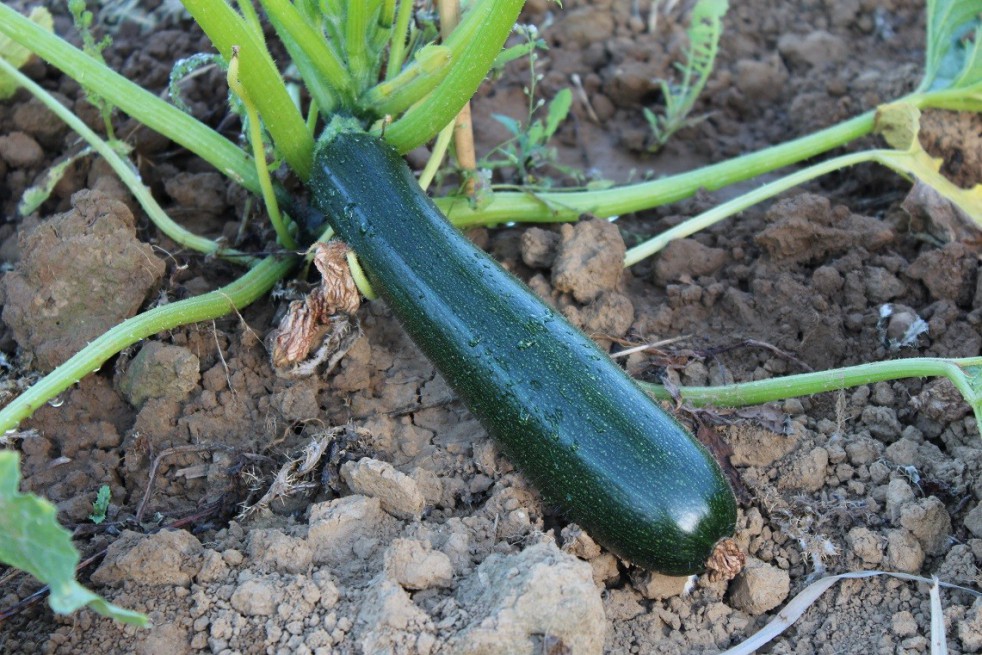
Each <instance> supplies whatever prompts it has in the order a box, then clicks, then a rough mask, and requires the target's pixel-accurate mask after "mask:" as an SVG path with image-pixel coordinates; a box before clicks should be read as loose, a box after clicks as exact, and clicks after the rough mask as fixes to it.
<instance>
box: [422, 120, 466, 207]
mask: <svg viewBox="0 0 982 655" xmlns="http://www.w3.org/2000/svg"><path fill="white" fill-rule="evenodd" d="M456 124H457V122H456V121H454V122H452V123H450V124H449V125H447V126H446V127H445V128H443V129H442V130H440V133H439V134H438V135H437V136H436V143H435V144H434V145H433V152H431V153H430V158H429V159H428V160H426V166H425V167H423V172H422V173H420V174H419V186H420V188H421V189H423V191H426V190H427V189H428V188H430V183H432V182H433V178H434V176H436V173H437V171H438V170H440V165H441V164H442V163H443V158H444V157H445V156H446V154H447V148H449V147H450V141H451V140H452V139H453V134H454V128H455V127H456Z"/></svg>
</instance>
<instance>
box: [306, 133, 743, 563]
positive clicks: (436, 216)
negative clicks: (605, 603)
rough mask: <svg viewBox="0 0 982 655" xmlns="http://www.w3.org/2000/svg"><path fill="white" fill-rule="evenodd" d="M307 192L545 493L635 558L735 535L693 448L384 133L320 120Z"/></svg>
mask: <svg viewBox="0 0 982 655" xmlns="http://www.w3.org/2000/svg"><path fill="white" fill-rule="evenodd" d="M311 190H312V193H313V196H314V202H315V204H316V205H317V207H318V208H319V209H321V210H322V211H324V212H325V213H326V214H327V219H328V222H329V223H330V224H331V225H332V226H333V227H334V229H335V231H336V232H337V234H338V236H339V237H340V238H341V239H343V240H344V241H345V243H347V244H348V246H349V247H351V248H352V249H353V250H354V251H355V253H356V254H357V255H358V258H359V260H360V261H361V265H362V267H363V268H364V269H365V272H366V275H367V277H368V279H369V281H370V282H371V284H372V287H373V288H374V289H375V291H376V292H377V293H378V294H379V295H380V296H381V297H382V298H384V299H385V301H386V302H387V303H388V305H389V307H390V308H391V309H392V311H393V313H394V314H395V315H396V317H397V318H398V320H399V321H400V323H401V324H402V326H403V327H404V329H405V330H406V332H407V333H408V334H409V336H410V337H411V338H412V340H413V341H414V342H415V343H416V345H417V346H418V347H419V348H420V349H421V350H422V351H423V353H424V354H425V355H426V356H427V357H428V358H429V359H430V361H431V362H432V363H433V364H434V366H435V367H436V368H437V370H438V371H439V372H440V373H441V374H442V375H443V376H444V377H445V378H446V380H447V382H448V383H449V385H450V386H451V387H452V388H453V389H454V390H455V391H456V392H457V393H458V394H459V395H460V397H461V399H462V400H463V401H464V403H465V404H466V405H467V407H468V408H469V409H470V411H471V412H472V413H473V414H474V415H475V416H476V417H477V418H478V419H479V421H480V422H481V424H482V425H483V426H484V428H485V429H486V430H487V431H488V433H489V434H490V435H491V436H492V437H493V438H494V439H496V440H497V442H498V444H499V445H500V446H501V447H502V450H503V452H504V453H505V455H506V456H508V457H509V458H510V459H511V461H512V462H514V463H515V464H516V466H517V467H518V468H519V470H521V471H522V472H523V473H524V474H525V475H526V476H527V477H528V478H529V479H530V481H531V482H532V484H533V485H534V486H535V487H536V488H537V489H538V490H539V492H540V493H541V494H542V495H543V497H544V498H545V500H546V501H547V502H549V503H552V504H554V505H556V506H558V507H559V508H560V509H561V510H562V512H563V514H564V515H565V516H566V517H567V518H569V519H570V520H572V521H575V522H576V523H577V524H579V525H580V526H581V527H583V528H584V529H586V530H587V532H589V534H590V535H591V536H592V537H593V538H594V539H595V540H596V541H597V542H598V543H600V544H601V545H603V546H605V547H607V548H608V549H610V550H611V551H613V552H614V553H616V554H617V555H619V556H620V557H622V558H624V559H626V560H628V561H630V562H632V563H634V564H637V565H639V566H642V567H644V568H647V569H652V570H656V571H659V572H662V573H665V574H668V575H688V574H692V573H697V572H699V571H702V570H703V569H704V567H705V563H706V560H707V558H708V557H709V556H710V553H711V552H712V551H713V548H714V546H715V545H716V543H717V542H718V541H720V540H721V539H723V538H725V537H729V536H731V535H732V534H733V532H734V529H735V523H736V502H735V499H734V496H733V492H732V491H731V489H730V486H729V484H728V482H727V481H726V479H725V477H724V476H723V474H722V473H721V471H720V468H719V466H718V465H717V463H716V461H715V460H714V459H713V457H712V456H711V455H710V454H709V453H708V452H707V451H706V449H705V448H704V447H703V446H702V445H701V444H699V443H698V442H696V441H695V440H694V439H693V437H692V436H691V435H690V434H689V433H688V432H687V431H686V430H685V429H684V428H683V427H682V426H681V425H679V424H678V423H677V422H676V421H675V420H674V419H673V418H671V417H670V416H669V415H668V414H666V413H665V412H664V411H662V409H661V408H660V407H659V406H658V405H656V404H655V402H654V401H653V400H652V399H651V398H649V397H648V396H647V395H646V394H645V393H644V392H643V391H642V390H641V389H640V388H639V387H638V386H637V385H636V384H635V383H634V382H633V381H632V380H631V379H630V377H629V376H628V375H627V374H626V373H625V372H624V371H623V370H622V369H621V368H620V367H619V366H618V365H617V364H615V363H614V362H613V361H612V360H611V359H610V357H608V355H607V354H606V353H604V352H603V351H601V350H600V349H599V348H598V347H597V346H596V345H595V344H594V342H593V341H592V340H591V339H589V338H588V337H587V336H586V335H584V334H583V333H582V332H580V331H579V330H577V329H576V328H574V327H573V326H572V325H570V324H569V323H568V322H567V321H566V320H565V318H564V317H562V316H561V315H559V314H557V313H556V312H555V311H554V310H553V309H551V308H550V307H549V306H548V305H546V304H545V303H544V302H542V301H541V300H540V299H539V298H538V297H537V296H536V295H535V294H534V293H533V292H532V291H530V290H529V289H528V288H527V287H526V286H525V285H524V284H523V283H522V282H520V281H519V280H518V279H517V278H515V277H514V276H512V275H511V274H510V273H508V272H506V271H505V270H504V269H502V268H501V267H500V266H499V265H498V264H497V262H495V261H494V260H493V259H492V258H491V257H490V256H488V255H487V254H486V253H485V252H484V251H482V250H480V249H479V248H477V247H476V246H474V245H473V244H472V243H471V242H470V241H469V240H468V239H466V238H465V237H464V236H463V235H462V234H461V233H460V232H459V231H457V230H456V229H455V228H454V227H453V226H452V225H451V224H450V223H449V222H448V221H447V220H446V218H445V217H444V216H443V214H442V213H441V212H440V211H439V209H437V208H436V206H435V205H434V204H433V203H432V202H431V201H430V199H429V198H428V197H427V196H426V195H425V194H424V193H423V192H422V191H421V190H420V188H419V185H418V183H417V182H416V179H415V178H414V177H413V174H412V172H411V171H410V170H409V168H408V167H407V166H406V164H405V162H404V161H403V159H402V158H401V157H400V156H399V155H398V154H397V153H396V152H395V150H393V149H392V148H390V147H389V146H388V145H387V144H385V143H384V142H382V141H381V140H379V139H378V138H376V137H374V136H371V135H368V134H366V133H364V132H357V131H345V130H333V133H332V130H331V128H329V131H328V133H326V134H325V136H324V137H322V139H321V142H320V143H319V145H318V148H317V150H316V152H315V159H314V171H313V175H312V177H311Z"/></svg>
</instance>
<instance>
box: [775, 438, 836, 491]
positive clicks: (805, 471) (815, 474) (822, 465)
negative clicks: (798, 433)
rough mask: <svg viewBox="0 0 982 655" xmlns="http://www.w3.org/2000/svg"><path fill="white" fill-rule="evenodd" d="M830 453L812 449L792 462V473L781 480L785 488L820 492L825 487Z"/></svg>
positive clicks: (818, 448)
mask: <svg viewBox="0 0 982 655" xmlns="http://www.w3.org/2000/svg"><path fill="white" fill-rule="evenodd" d="M828 465H829V452H828V451H827V450H825V449H824V448H822V447H817V448H812V449H811V450H810V451H808V452H807V453H805V454H803V455H799V456H798V457H796V458H795V459H794V460H793V461H792V462H791V471H790V472H789V474H788V475H786V476H784V477H782V478H781V483H780V485H781V486H782V487H784V488H790V489H801V490H803V491H818V490H819V489H821V488H822V487H823V486H825V473H826V469H827V468H828Z"/></svg>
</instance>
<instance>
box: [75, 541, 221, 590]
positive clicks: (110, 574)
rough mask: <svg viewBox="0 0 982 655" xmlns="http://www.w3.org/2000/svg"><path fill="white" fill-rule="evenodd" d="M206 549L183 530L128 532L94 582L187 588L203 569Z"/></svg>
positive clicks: (108, 557)
mask: <svg viewBox="0 0 982 655" xmlns="http://www.w3.org/2000/svg"><path fill="white" fill-rule="evenodd" d="M203 550H204V546H202V545H201V542H200V541H198V540H197V539H196V538H195V537H194V535H192V534H191V533H189V532H186V531H184V530H161V531H160V532H157V533H155V534H150V535H144V534H140V533H138V532H131V531H129V530H125V531H123V533H122V535H120V537H119V538H118V539H116V541H114V542H113V543H112V544H111V545H110V546H109V550H108V552H107V553H106V558H105V559H104V560H103V561H102V564H101V565H100V566H99V568H98V569H96V571H95V573H93V574H92V581H93V582H95V583H96V584H113V583H118V582H124V581H129V582H136V583H142V584H147V585H171V586H181V587H185V586H188V585H190V584H191V580H192V579H193V578H194V576H195V575H196V574H197V573H198V571H199V570H200V569H201V560H202V552H203Z"/></svg>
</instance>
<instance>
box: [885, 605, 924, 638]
mask: <svg viewBox="0 0 982 655" xmlns="http://www.w3.org/2000/svg"><path fill="white" fill-rule="evenodd" d="M890 628H891V629H892V630H893V634H895V635H897V636H898V637H910V636H911V635H915V634H917V621H915V620H914V615H913V614H911V613H910V612H909V611H907V610H903V611H902V612H897V613H896V614H894V615H893V618H891V619H890Z"/></svg>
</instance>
